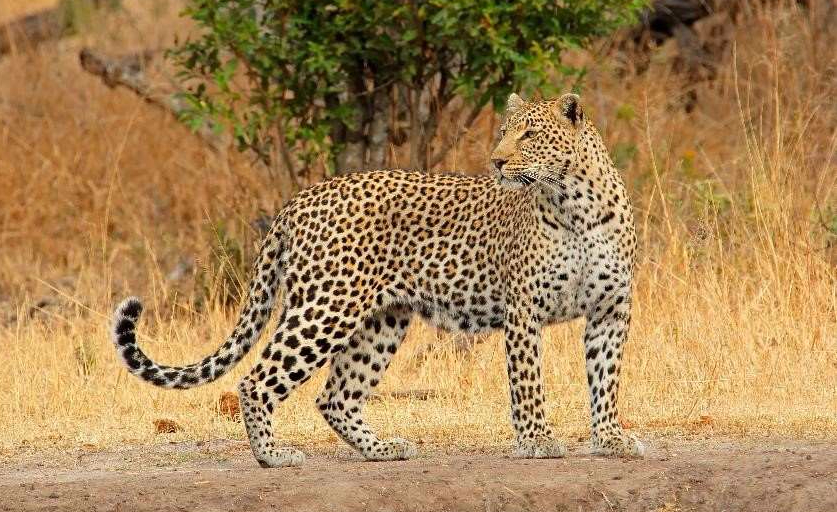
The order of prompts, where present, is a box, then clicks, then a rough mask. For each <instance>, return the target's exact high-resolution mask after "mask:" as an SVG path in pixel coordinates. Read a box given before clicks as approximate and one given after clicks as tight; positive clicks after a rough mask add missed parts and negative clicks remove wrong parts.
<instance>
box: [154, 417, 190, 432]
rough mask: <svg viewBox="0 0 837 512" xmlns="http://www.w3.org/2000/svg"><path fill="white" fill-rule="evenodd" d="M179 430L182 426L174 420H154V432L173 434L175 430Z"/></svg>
mask: <svg viewBox="0 0 837 512" xmlns="http://www.w3.org/2000/svg"><path fill="white" fill-rule="evenodd" d="M181 430H183V427H181V426H180V425H178V424H177V423H176V422H175V421H174V420H168V419H159V420H154V432H156V433H157V434H174V433H175V432H180V431H181Z"/></svg>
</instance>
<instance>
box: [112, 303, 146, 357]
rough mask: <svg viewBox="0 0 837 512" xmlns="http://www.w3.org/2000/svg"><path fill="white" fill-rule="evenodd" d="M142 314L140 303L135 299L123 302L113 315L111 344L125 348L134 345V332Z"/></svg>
mask: <svg viewBox="0 0 837 512" xmlns="http://www.w3.org/2000/svg"><path fill="white" fill-rule="evenodd" d="M141 313H142V302H140V300H139V299H138V298H136V297H128V298H127V299H125V300H123V301H122V302H121V303H120V304H119V306H117V307H116V311H114V313H113V343H114V344H115V345H116V346H117V347H125V346H128V345H133V344H135V343H136V337H135V335H134V330H135V329H136V327H137V325H136V322H137V321H138V320H139V317H140V314H141Z"/></svg>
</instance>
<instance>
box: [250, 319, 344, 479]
mask: <svg viewBox="0 0 837 512" xmlns="http://www.w3.org/2000/svg"><path fill="white" fill-rule="evenodd" d="M356 324H357V320H355V319H354V318H353V317H348V316H345V315H340V316H336V315H335V314H334V313H332V312H330V311H329V310H328V309H327V308H326V307H324V306H323V307H316V306H315V307H311V306H308V305H304V304H303V305H301V306H299V307H293V306H289V307H287V308H286V309H285V311H283V313H282V316H281V317H280V319H279V326H278V328H277V331H276V334H275V335H274V338H273V340H272V341H271V342H270V343H269V344H268V346H267V347H265V349H264V351H263V352H262V358H261V359H260V360H259V362H258V363H257V364H256V366H255V367H254V368H253V370H252V371H251V372H250V374H249V375H248V376H246V377H244V378H242V379H241V382H240V383H239V386H238V390H239V398H240V400H241V411H242V416H243V418H244V424H245V426H246V427H247V435H248V437H249V438H250V447H251V449H252V450H253V455H254V456H255V457H256V460H258V461H259V464H260V465H261V466H262V467H282V466H298V465H300V464H302V463H303V462H304V461H305V455H304V454H303V453H302V452H301V451H299V450H296V449H294V448H282V447H278V446H277V445H276V443H275V441H274V438H273V424H272V418H271V416H272V414H273V411H274V408H275V407H276V406H277V405H278V404H279V403H280V402H282V401H284V400H285V399H286V398H287V397H288V395H289V394H290V393H291V391H293V390H294V389H296V388H297V387H298V386H299V385H301V384H303V383H304V382H306V381H307V380H308V379H310V378H311V375H312V374H313V372H314V371H315V370H316V369H318V368H320V367H322V366H323V365H324V364H325V363H326V362H327V361H328V360H329V359H330V358H331V357H332V355H333V354H334V353H339V352H340V351H342V350H343V347H344V346H345V345H346V344H347V342H348V340H349V338H350V337H351V335H352V333H353V332H354V329H355V327H356Z"/></svg>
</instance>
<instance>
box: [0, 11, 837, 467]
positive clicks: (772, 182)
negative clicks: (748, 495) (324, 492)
mask: <svg viewBox="0 0 837 512" xmlns="http://www.w3.org/2000/svg"><path fill="white" fill-rule="evenodd" d="M23 3H25V2H23V0H19V1H18V0H14V1H12V2H11V3H8V2H3V5H4V6H6V5H10V6H12V9H11V12H15V14H17V13H18V12H16V11H15V7H19V5H18V4H23ZM152 4H153V7H152V8H148V7H142V2H139V1H138V0H137V1H127V2H126V5H127V7H128V10H127V13H122V14H117V15H115V16H111V17H109V18H107V19H104V20H102V21H101V23H96V24H95V26H94V27H91V28H90V29H89V30H88V31H85V32H84V33H83V34H82V35H80V36H78V37H76V38H73V39H70V40H65V41H61V42H59V43H56V44H52V45H48V46H44V47H42V48H41V49H39V50H38V51H36V52H21V53H19V54H17V55H13V56H10V57H6V58H4V59H2V60H0V190H1V191H2V192H0V193H1V194H2V195H1V196H0V198H2V199H0V247H2V249H0V348H2V356H0V360H2V361H3V364H2V368H3V370H2V372H0V455H4V456H13V455H15V454H18V453H20V452H21V451H25V450H50V449H54V450H59V449H61V450H63V449H66V448H68V447H72V446H78V445H83V444H84V445H92V446H95V447H102V448H107V447H114V446H116V445H120V444H123V443H128V444H145V443H155V442H161V439H162V438H161V437H159V436H157V435H156V434H155V433H154V430H153V428H152V421H153V420H154V419H158V418H170V419H173V420H175V421H176V422H177V423H179V424H180V425H182V426H183V428H184V430H183V431H182V432H180V433H177V434H172V435H167V436H165V440H166V441H168V440H171V439H186V438H188V439H206V438H215V437H224V438H235V439H244V430H243V428H242V427H241V426H240V425H239V424H237V423H235V422H233V421H230V420H229V419H226V418H224V417H222V416H221V415H219V414H218V413H217V411H216V409H215V406H216V403H217V398H218V395H219V393H220V392H222V391H225V390H232V389H234V387H235V382H236V381H237V378H238V377H239V376H241V375H242V374H243V373H244V372H246V371H248V367H249V366H250V365H251V361H252V356H251V357H249V358H248V359H247V360H245V361H244V362H243V363H242V364H241V365H239V367H238V368H237V369H236V371H235V372H234V373H235V375H232V376H228V377H225V378H224V379H222V380H221V381H220V382H217V383H215V384H213V385H210V386H207V387H204V388H201V389H198V390H193V391H188V392H171V391H162V390H158V389H155V388H152V387H150V386H148V385H145V384H143V383H141V382H139V381H137V380H136V379H134V378H132V377H130V376H128V375H127V374H126V372H125V371H124V370H123V369H122V368H121V366H120V364H119V363H118V362H117V360H116V357H115V355H114V351H113V349H112V347H111V346H110V341H109V338H108V328H109V323H110V320H109V315H110V311H111V308H112V307H113V305H114V304H115V302H116V301H117V300H118V299H119V298H121V297H122V296H124V295H126V294H128V293H136V294H138V295H140V296H142V297H143V298H144V299H145V301H146V303H147V304H148V306H149V307H148V312H147V314H146V316H145V317H144V319H143V322H142V324H141V326H140V332H141V341H142V343H143V344H144V346H145V347H146V348H147V350H148V352H150V353H151V355H152V356H153V357H154V358H156V359H158V360H160V361H163V362H172V363H181V362H191V361H193V360H195V359H197V358H199V357H201V356H203V355H204V354H206V353H208V352H209V351H211V350H213V349H214V348H215V346H216V345H217V344H218V343H219V342H220V340H222V339H223V337H224V336H225V334H226V333H227V331H228V330H229V329H230V328H231V325H232V324H233V322H234V319H233V317H234V315H235V308H234V307H229V306H225V305H224V302H223V301H222V300H221V299H220V298H219V297H221V295H222V294H220V293H217V290H216V289H215V288H214V287H215V286H216V285H217V284H218V283H219V282H220V280H218V279H213V278H214V277H215V276H216V274H218V265H217V263H218V262H219V261H224V258H223V257H221V258H219V256H218V254H217V253H218V251H219V250H220V248H229V245H230V244H229V241H230V240H232V241H233V243H234V244H236V245H235V247H237V248H238V249H240V250H242V251H243V252H244V253H246V254H252V252H253V244H254V243H255V240H256V234H255V232H254V230H253V228H252V227H250V224H249V222H250V221H251V220H252V219H253V218H254V217H255V216H256V214H257V212H259V211H267V212H272V211H275V210H276V209H277V208H279V207H280V205H281V201H282V194H281V193H280V191H278V190H277V189H276V188H275V187H272V186H271V182H270V179H269V178H268V177H267V176H265V175H263V174H261V172H260V171H259V170H258V169H256V168H254V167H253V166H251V165H250V164H249V163H248V162H247V161H246V159H244V158H241V157H239V156H236V155H229V156H224V155H218V154H215V153H212V152H210V151H208V150H207V149H206V148H205V147H204V145H203V144H202V143H201V142H200V141H199V140H197V139H196V138H195V137H194V136H192V135H191V134H189V133H188V131H186V130H185V129H184V128H183V127H181V126H179V125H178V124H177V123H176V122H175V121H174V120H172V119H170V118H169V117H168V116H167V115H166V114H164V113H162V112H158V111H156V110H154V109H153V108H151V107H149V106H147V105H145V104H143V103H142V102H141V101H140V100H138V99H137V98H136V97H133V96H132V95H131V94H130V93H127V92H124V91H119V90H115V91H111V90H108V89H105V88H104V87H103V86H102V84H101V83H100V82H98V81H97V80H96V79H95V78H92V77H90V76H87V75H85V74H84V73H83V72H82V71H81V70H80V69H79V67H78V65H77V63H76V58H75V54H76V51H77V50H78V48H79V47H80V46H81V45H82V44H93V45H96V46H98V47H102V48H105V49H107V50H109V51H113V52H120V51H130V50H132V49H137V48H141V47H148V46H151V47H162V46H165V45H167V44H170V43H171V40H172V37H173V34H174V33H175V32H177V31H181V32H182V31H183V30H185V29H187V28H188V26H187V25H186V24H185V23H184V22H183V21H182V20H178V19H177V18H176V8H175V7H171V6H169V7H166V6H167V5H169V4H166V3H163V2H158V3H153V2H152ZM812 5H813V7H812V8H813V9H814V12H806V11H802V10H800V9H799V8H797V7H796V6H795V4H794V3H791V2H788V3H781V2H780V3H779V4H778V5H777V6H774V7H769V8H764V9H761V8H760V9H755V10H754V11H753V12H752V13H751V16H750V17H749V18H748V19H746V20H744V21H742V22H741V23H740V24H739V25H738V26H737V27H728V28H727V30H729V31H731V33H730V36H731V39H730V44H729V45H727V47H726V49H725V50H723V51H722V52H721V53H720V54H719V57H718V59H719V60H718V62H717V66H718V67H717V75H716V77H715V78H714V80H711V81H702V82H691V81H690V80H689V79H688V78H687V77H684V75H683V74H682V73H680V72H679V71H678V70H677V69H676V66H675V65H674V63H673V59H672V55H671V54H672V52H673V47H672V46H671V45H666V46H664V47H662V48H660V49H659V50H657V51H656V52H655V53H654V55H653V56H652V59H651V64H650V68H649V69H648V70H647V71H645V72H644V73H638V72H634V71H631V70H630V69H624V68H618V69H617V67H616V66H615V65H614V64H613V62H614V60H613V59H612V58H611V57H602V56H596V55H593V54H589V53H587V54H578V55H575V56H573V58H575V59H578V61H579V62H585V63H586V64H587V65H588V66H589V68H590V73H589V75H588V77H587V80H586V83H585V87H584V89H583V100H584V102H585V107H586V108H587V110H588V112H589V113H590V114H591V115H592V117H593V118H594V120H595V121H596V122H597V124H598V125H599V127H600V128H601V131H602V132H603V135H604V137H605V139H606V141H607V142H608V144H609V145H610V147H611V148H612V150H613V152H614V154H615V155H616V159H617V161H618V162H619V163H620V165H621V166H622V167H623V168H624V176H625V179H626V181H627V183H628V186H629V189H630V190H631V193H632V195H633V200H634V203H635V206H636V211H637V223H638V228H639V231H640V241H641V251H640V260H639V266H638V271H637V277H636V290H635V296H636V297H635V317H634V321H633V324H632V325H633V328H632V332H631V340H630V343H629V344H628V346H627V349H626V351H627V352H626V356H625V357H626V361H625V364H624V374H623V375H624V378H623V386H622V392H621V409H620V412H621V415H622V419H623V421H624V422H625V423H626V424H628V425H631V426H632V428H633V429H634V430H635V431H636V432H637V433H638V434H639V435H640V436H643V435H644V436H655V435H660V434H666V435H675V434H676V435H682V434H698V435H748V436H793V437H804V438H830V439H833V438H835V437H837V269H836V268H835V265H836V264H837V108H835V103H834V98H835V97H837V75H835V74H834V69H837V55H836V54H835V53H834V51H833V48H835V47H837V27H835V26H834V24H833V23H826V22H824V21H823V20H824V17H823V16H821V13H819V14H818V12H817V11H816V9H817V8H824V7H827V2H821V3H819V4H818V3H817V2H812ZM817 6H819V7H817ZM20 10H21V9H18V11H20ZM2 15H4V13H3V12H0V16H2ZM627 57H628V60H630V55H628V56H627ZM688 94H692V95H696V97H697V103H696V106H695V108H694V110H693V111H692V112H688V113H687V112H686V111H685V109H684V108H683V98H684V97H686V96H687V95H688ZM491 117H492V116H484V118H483V119H482V120H481V121H480V123H479V124H478V126H477V127H476V128H475V129H474V130H472V131H471V132H470V133H469V135H468V137H467V138H466V140H465V141H464V142H463V143H462V144H461V145H460V146H459V147H458V148H457V149H456V151H454V152H453V153H452V154H451V156H450V157H449V158H448V161H447V162H445V165H444V166H442V167H446V168H448V169H464V170H474V171H479V170H480V169H482V168H484V166H485V161H486V158H487V150H488V148H490V144H491V141H492V138H493V134H492V133H491V131H490V127H491V125H492V120H491ZM221 232H223V233H222V237H223V238H224V239H225V240H226V242H225V243H219V241H218V240H219V234H220V233H221ZM222 256H223V255H222ZM184 262H186V263H189V264H191V266H192V268H193V270H191V271H186V272H185V273H184V272H181V274H184V275H183V276H180V277H179V278H178V277H177V276H174V275H172V271H173V270H174V269H176V268H178V266H180V267H181V270H182V268H187V267H188V265H187V267H183V266H182V263H184ZM205 269H206V271H205ZM175 274H176V273H175ZM207 274H208V275H209V277H208V278H207V277H205V276H206V275H207ZM241 277H242V278H244V276H241ZM580 329H581V325H580V324H579V323H575V324H572V325H565V326H555V327H552V328H550V329H548V331H547V333H546V338H547V344H546V346H547V350H546V355H545V358H546V361H545V364H546V371H545V376H546V380H547V396H548V405H547V406H548V415H549V419H550V421H551V422H552V423H553V424H554V425H555V427H556V429H557V432H558V433H559V434H560V435H561V436H564V437H567V438H570V439H575V438H577V437H580V436H584V435H586V432H587V428H588V426H587V422H588V412H587V399H586V393H587V391H586V384H585V379H584V377H583V361H582V348H581V344H580V341H579V339H580ZM449 338H450V336H449V335H439V334H438V333H437V332H436V331H435V330H434V329H432V328H429V327H427V326H425V325H422V324H420V323H416V324H415V325H414V326H413V327H412V328H411V331H410V334H409V337H408V341H407V343H406V344H405V345H404V347H403V348H402V349H401V351H400V352H399V353H398V355H397V357H396V360H395V362H394V364H393V366H392V368H391V369H390V371H389V372H388V374H387V375H386V378H385V379H384V381H383V383H382V386H381V388H382V390H383V391H388V390H389V391H393V390H407V389H416V388H431V389H435V390H438V396H436V397H433V398H430V399H429V400H419V399H392V398H385V399H384V400H383V401H380V402H375V403H372V404H370V405H369V407H368V415H369V417H370V420H371V422H372V423H373V424H374V425H376V426H377V428H379V429H380V430H381V431H382V432H383V433H384V434H386V435H391V434H395V433H397V434H399V435H403V436H406V437H410V438H415V439H421V440H424V441H425V442H427V443H431V444H436V445H440V446H443V447H451V448H485V447H488V446H493V445H503V444H507V443H508V440H509V439H511V429H510V427H509V425H508V421H507V417H508V412H507V383H506V377H505V369H504V355H503V350H502V343H501V342H500V340H499V338H498V336H496V335H493V336H489V337H487V338H485V339H484V342H483V343H480V344H478V345H476V346H475V347H474V348H473V349H472V350H471V351H469V352H461V351H457V350H454V346H455V343H453V342H451V340H450V339H449ZM256 352H258V351H256ZM322 377H323V375H319V376H318V378H316V379H314V380H313V381H312V382H310V383H309V384H307V385H306V386H304V387H303V388H302V389H301V390H299V391H298V392H297V393H295V394H294V395H293V396H292V397H291V398H290V399H289V400H288V401H287V402H286V403H285V404H284V405H283V406H282V407H281V408H280V409H279V411H278V412H277V422H276V423H277V425H278V429H279V432H278V434H279V436H281V437H282V438H284V439H285V440H286V442H288V443H291V444H299V445H303V446H318V447H320V448H322V449H329V447H330V446H332V445H334V446H337V445H338V441H337V438H336V437H335V436H334V435H333V434H331V432H330V431H329V429H328V427H327V426H326V424H325V422H324V421H322V420H321V419H320V418H319V416H318V414H317V412H316V411H315V409H314V407H313V399H314V396H316V394H317V393H318V392H319V387H320V384H321V380H322Z"/></svg>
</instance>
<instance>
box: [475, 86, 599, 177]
mask: <svg viewBox="0 0 837 512" xmlns="http://www.w3.org/2000/svg"><path fill="white" fill-rule="evenodd" d="M585 125H586V120H585V115H584V112H583V111H582V108H581V103H580V100H579V97H578V96H577V95H575V94H565V95H563V96H561V97H560V98H557V99H551V100H545V101H537V102H526V101H523V99H521V97H520V96H518V95H517V94H514V93H512V94H511V96H509V100H508V102H507V106H506V113H505V116H504V119H503V122H502V124H501V125H500V142H498V143H497V146H496V147H495V148H494V151H493V152H492V153H491V170H492V171H493V172H494V173H495V175H496V176H497V179H498V180H499V181H500V184H501V185H503V186H506V187H509V188H522V187H525V186H527V185H531V184H534V183H538V182H540V183H545V184H548V183H549V182H550V181H553V182H554V181H555V180H557V179H559V178H560V177H561V176H563V175H566V173H569V172H572V171H573V170H574V169H575V167H577V161H578V150H579V148H580V144H579V141H580V139H581V135H582V132H583V131H584V128H585Z"/></svg>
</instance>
